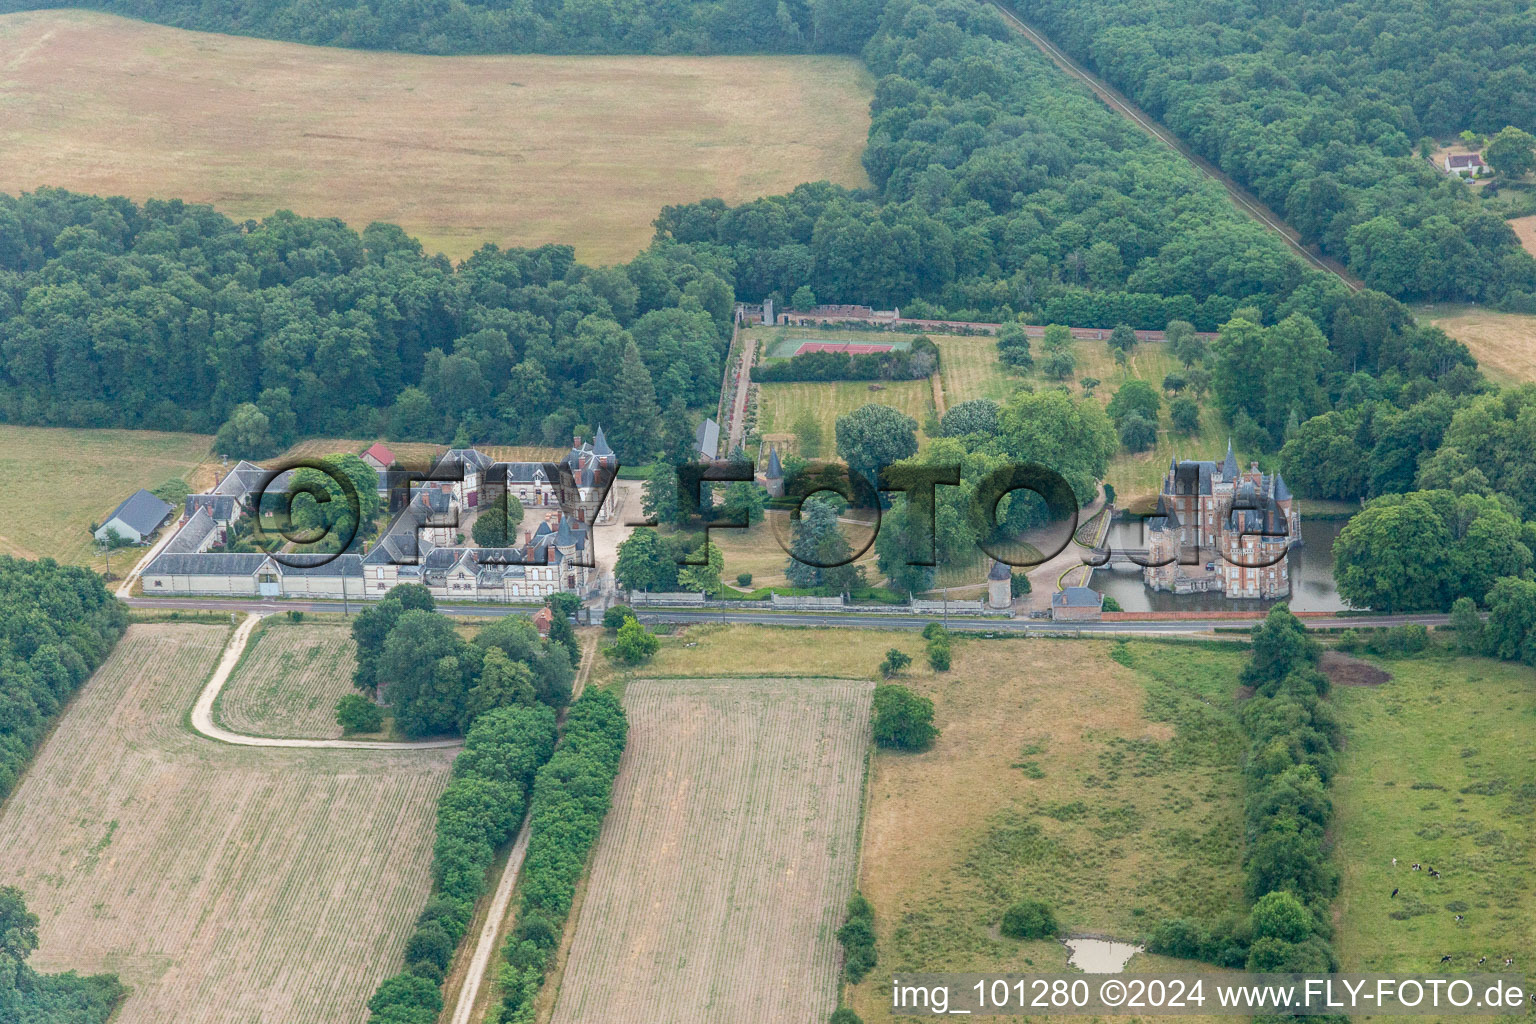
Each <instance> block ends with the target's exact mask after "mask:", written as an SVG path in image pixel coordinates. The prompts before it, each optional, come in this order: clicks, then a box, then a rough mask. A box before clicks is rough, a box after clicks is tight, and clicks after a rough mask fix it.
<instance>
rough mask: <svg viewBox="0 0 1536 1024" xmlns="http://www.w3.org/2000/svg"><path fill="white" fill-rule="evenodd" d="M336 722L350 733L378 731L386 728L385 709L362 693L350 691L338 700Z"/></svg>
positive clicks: (343, 730) (344, 730)
mask: <svg viewBox="0 0 1536 1024" xmlns="http://www.w3.org/2000/svg"><path fill="white" fill-rule="evenodd" d="M336 724H337V725H339V726H341V731H342V732H344V733H349V734H350V733H355V732H378V731H379V730H380V729H382V728H384V709H383V708H381V707H379V706H378V705H377V704H375V703H374V702H373V701H371V700H369V699H368V698H367V697H364V696H363V695H362V694H360V693H349V694H347V695H346V696H345V697H343V698H341V700H339V701H337V702H336Z"/></svg>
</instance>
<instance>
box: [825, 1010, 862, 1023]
mask: <svg viewBox="0 0 1536 1024" xmlns="http://www.w3.org/2000/svg"><path fill="white" fill-rule="evenodd" d="M827 1024H864V1018H862V1017H860V1016H859V1015H858V1014H856V1013H854V1012H853V1011H852V1010H850V1009H848V1007H846V1006H845V1007H843V1008H842V1009H840V1010H833V1011H832V1016H831V1017H828V1018H827Z"/></svg>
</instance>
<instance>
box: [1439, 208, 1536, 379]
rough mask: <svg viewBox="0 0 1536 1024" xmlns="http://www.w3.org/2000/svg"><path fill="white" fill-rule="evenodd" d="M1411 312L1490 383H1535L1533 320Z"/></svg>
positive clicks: (1483, 311) (1463, 308) (1477, 312)
mask: <svg viewBox="0 0 1536 1024" xmlns="http://www.w3.org/2000/svg"><path fill="white" fill-rule="evenodd" d="M1533 221H1536V218H1533ZM1526 244H1527V245H1528V246H1529V245H1531V244H1532V243H1531V242H1527V243H1526ZM1414 312H1415V313H1416V314H1417V315H1418V318H1419V319H1420V320H1421V321H1423V322H1425V323H1428V324H1430V325H1432V326H1435V327H1438V328H1440V329H1441V330H1442V331H1444V332H1445V333H1446V334H1449V335H1450V336H1451V337H1453V338H1455V339H1456V340H1457V341H1459V342H1461V343H1462V344H1463V345H1465V346H1467V348H1468V350H1470V351H1471V353H1472V355H1473V356H1475V357H1476V358H1477V365H1478V366H1479V367H1481V368H1482V370H1483V372H1484V373H1486V374H1487V375H1488V376H1489V377H1490V378H1492V379H1493V380H1496V381H1498V382H1499V383H1501V384H1523V383H1526V382H1529V381H1536V316H1532V315H1530V314H1528V313H1500V312H1498V311H1497V310H1493V309H1489V308H1487V307H1486V306H1468V305H1451V304H1439V305H1422V306H1417V307H1415V308H1414Z"/></svg>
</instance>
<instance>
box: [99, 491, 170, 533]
mask: <svg viewBox="0 0 1536 1024" xmlns="http://www.w3.org/2000/svg"><path fill="white" fill-rule="evenodd" d="M174 511H176V506H175V505H172V504H170V503H169V502H165V501H161V500H160V499H159V498H157V497H155V496H154V495H153V494H150V493H149V492H148V491H146V490H143V489H142V488H141V489H139V490H137V491H135V492H134V493H132V494H130V495H129V496H128V497H127V498H124V499H123V503H122V504H121V505H119V506H117V508H115V509H113V510H112V514H111V515H110V516H108V517H107V521H106V522H104V523H102V524H101V525H100V526H98V527H97V528H96V531H95V532H96V539H97V540H99V541H101V542H102V543H103V544H105V543H106V542H107V540H108V539H109V538H110V535H111V534H114V533H115V534H116V535H117V536H118V537H121V538H122V539H123V540H126V541H131V542H133V543H134V544H142V543H144V540H145V538H147V537H148V536H149V535H150V534H152V533H154V532H155V531H156V530H157V529H159V528H160V524H161V523H163V522H165V517H166V516H168V515H170V514H171V513H172V512H174Z"/></svg>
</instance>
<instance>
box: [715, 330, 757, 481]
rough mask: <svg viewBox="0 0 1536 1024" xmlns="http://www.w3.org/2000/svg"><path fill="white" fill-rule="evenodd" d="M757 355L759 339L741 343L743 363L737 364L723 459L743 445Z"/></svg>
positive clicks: (746, 340)
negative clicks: (749, 395) (753, 365)
mask: <svg viewBox="0 0 1536 1024" xmlns="http://www.w3.org/2000/svg"><path fill="white" fill-rule="evenodd" d="M755 355H757V339H756V338H745V339H743V340H742V343H741V362H740V363H738V364H737V372H736V394H735V395H733V396H732V397H731V421H730V424H729V426H728V428H727V429H728V430H729V431H730V434H729V436H728V437H727V438H726V443H725V452H724V454H723V455H722V458H729V457H730V454H731V453H732V452H734V451H735V450H736V446H737V445H739V444H741V439H742V437H743V435H744V434H745V433H746V424H745V423H744V422H743V421H744V420H745V419H746V418H747V394H748V393H749V392H750V391H751V390H752V358H753V356H755Z"/></svg>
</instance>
